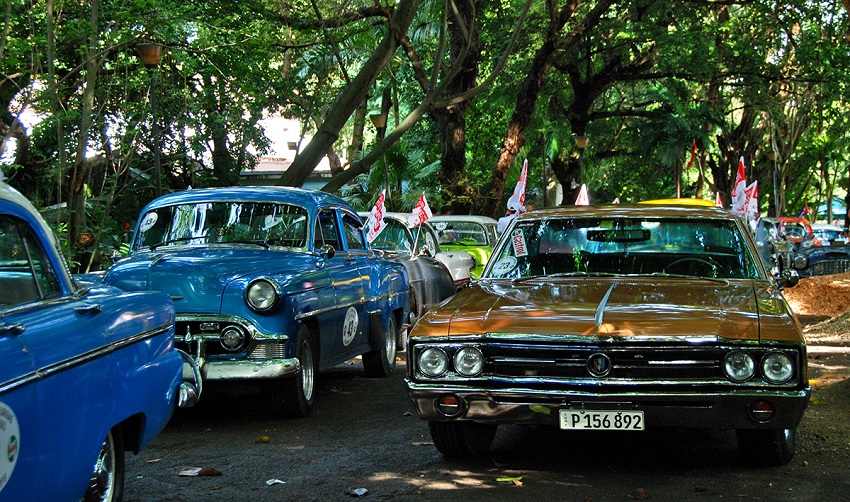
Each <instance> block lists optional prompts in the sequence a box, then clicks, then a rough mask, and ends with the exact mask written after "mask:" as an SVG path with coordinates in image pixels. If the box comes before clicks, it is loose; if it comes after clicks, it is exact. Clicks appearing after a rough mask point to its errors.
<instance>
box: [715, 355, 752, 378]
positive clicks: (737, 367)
mask: <svg viewBox="0 0 850 502" xmlns="http://www.w3.org/2000/svg"><path fill="white" fill-rule="evenodd" d="M723 373H724V374H725V375H726V378H728V379H729V380H731V381H733V382H737V383H740V382H746V381H747V380H750V379H752V378H753V376H755V373H756V361H755V359H753V356H752V355H751V354H749V353H747V351H744V350H733V351H732V352H729V353H728V354H726V357H724V358H723Z"/></svg>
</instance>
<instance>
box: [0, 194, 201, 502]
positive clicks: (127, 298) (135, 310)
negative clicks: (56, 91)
mask: <svg viewBox="0 0 850 502" xmlns="http://www.w3.org/2000/svg"><path fill="white" fill-rule="evenodd" d="M183 366H184V358H183V357H181V354H180V353H179V352H178V351H177V350H175V348H174V308H173V305H172V302H171V300H170V299H169V298H168V297H167V296H166V295H163V294H162V293H153V292H145V293H126V292H123V291H120V290H118V289H116V288H110V287H106V286H93V287H91V288H87V287H84V286H82V285H81V284H79V283H76V282H75V281H73V280H72V278H71V276H70V274H69V272H68V267H67V266H66V264H65V261H64V259H63V257H62V254H61V253H60V252H59V247H58V244H57V241H56V239H55V237H54V236H53V234H52V233H51V231H50V229H49V228H48V226H47V225H46V224H45V223H44V220H43V219H42V218H41V217H40V216H39V214H38V213H37V212H36V210H35V209H34V208H33V206H32V205H31V204H30V203H29V202H28V201H27V200H26V199H25V198H24V197H23V196H22V195H21V194H20V193H18V192H17V191H15V190H14V189H13V188H11V187H9V186H8V185H7V184H5V183H3V182H0V452H2V455H0V500H15V501H23V500H36V501H40V500H82V499H83V498H84V497H85V499H86V500H120V498H121V492H122V490H123V486H124V452H125V450H130V451H134V452H138V451H140V450H141V449H142V448H144V447H145V445H147V443H148V442H149V441H150V440H151V439H153V438H154V436H156V435H157V434H158V433H159V432H160V431H161V430H162V428H163V427H165V424H166V423H167V422H168V420H169V419H170V418H171V415H172V413H173V412H174V409H175V407H176V406H178V405H179V406H188V405H191V404H193V403H194V400H195V398H197V396H198V394H199V389H197V388H195V387H194V386H191V385H189V384H187V383H184V382H183V381H182V377H183ZM198 383H200V382H198Z"/></svg>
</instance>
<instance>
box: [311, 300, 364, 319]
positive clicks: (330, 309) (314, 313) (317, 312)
mask: <svg viewBox="0 0 850 502" xmlns="http://www.w3.org/2000/svg"><path fill="white" fill-rule="evenodd" d="M366 302H367V300H366V299H365V298H364V299H362V300H358V301H356V302H348V303H341V304H336V305H333V306H331V307H325V308H321V309H316V310H311V311H309V312H302V313H300V314H296V315H295V320H296V321H300V320H301V319H306V318H308V317H313V316H317V315H320V314H326V313H328V312H333V311H334V310H340V309H347V308H348V307H354V306H357V305H363V304H364V303H366Z"/></svg>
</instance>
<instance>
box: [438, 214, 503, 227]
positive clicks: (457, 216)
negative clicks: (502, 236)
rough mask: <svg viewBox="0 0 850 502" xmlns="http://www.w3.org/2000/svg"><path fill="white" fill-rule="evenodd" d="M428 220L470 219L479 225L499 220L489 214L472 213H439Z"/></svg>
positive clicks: (492, 223) (494, 223)
mask: <svg viewBox="0 0 850 502" xmlns="http://www.w3.org/2000/svg"><path fill="white" fill-rule="evenodd" d="M429 221H471V222H474V223H480V224H481V225H497V224H498V223H499V222H498V221H496V220H495V219H494V218H490V217H489V216H478V215H474V214H441V215H439V216H434V217H433V218H431V219H430V220H429Z"/></svg>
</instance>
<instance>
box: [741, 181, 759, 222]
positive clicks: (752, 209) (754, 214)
mask: <svg viewBox="0 0 850 502" xmlns="http://www.w3.org/2000/svg"><path fill="white" fill-rule="evenodd" d="M745 192H746V194H747V206H746V207H747V211H746V212H747V220H749V221H754V220H757V219H759V216H761V215H760V214H759V213H760V212H759V182H758V180H756V181H753V182H752V183H750V186H748V187H747V188H746V189H745Z"/></svg>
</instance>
